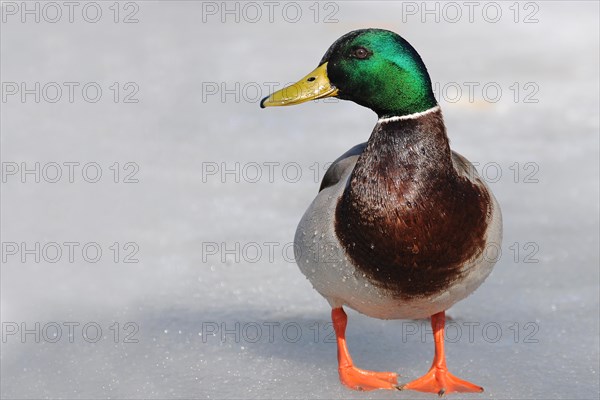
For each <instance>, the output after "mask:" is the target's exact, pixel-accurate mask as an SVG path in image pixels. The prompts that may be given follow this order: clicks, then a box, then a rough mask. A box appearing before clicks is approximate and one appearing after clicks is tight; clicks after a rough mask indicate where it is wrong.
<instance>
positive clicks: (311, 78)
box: [307, 76, 316, 82]
mask: <svg viewBox="0 0 600 400" xmlns="http://www.w3.org/2000/svg"><path fill="white" fill-rule="evenodd" d="M315 79H316V78H315V77H314V76H311V77H310V78H308V79H307V81H308V82H312V81H314V80H315Z"/></svg>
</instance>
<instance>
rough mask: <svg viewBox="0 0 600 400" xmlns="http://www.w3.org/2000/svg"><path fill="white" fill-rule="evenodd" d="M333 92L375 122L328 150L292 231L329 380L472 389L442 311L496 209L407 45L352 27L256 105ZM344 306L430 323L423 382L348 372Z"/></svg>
mask: <svg viewBox="0 0 600 400" xmlns="http://www.w3.org/2000/svg"><path fill="white" fill-rule="evenodd" d="M332 96H335V97H338V98H340V99H344V100H350V101H353V102H355V103H357V104H359V105H362V106H364V107H368V108H370V109H371V110H373V111H374V112H375V113H376V114H377V115H378V117H379V120H378V121H377V124H376V125H375V128H374V129H373V132H372V133H371V136H370V138H369V140H368V141H367V142H366V143H362V144H359V145H357V146H354V147H352V148H351V149H350V150H348V151H347V152H346V153H344V154H343V155H342V156H341V157H339V158H338V159H337V160H335V162H333V164H332V165H331V167H330V168H329V169H328V170H327V172H326V173H325V175H324V177H323V181H322V183H321V187H320V189H319V193H318V194H317V196H316V198H315V199H314V201H313V202H312V204H311V205H310V206H309V207H308V210H307V211H306V213H305V214H304V216H303V217H302V220H301V221H300V224H299V225H298V229H297V231H296V236H295V244H296V247H297V249H298V252H297V253H298V254H297V256H296V261H297V263H298V266H299V267H300V270H301V271H302V272H303V273H304V274H305V275H306V277H307V278H308V279H309V280H310V282H311V283H312V285H313V287H314V288H315V289H316V290H317V291H318V292H319V293H320V294H321V295H322V296H323V297H325V299H326V300H327V301H328V302H329V304H330V305H331V308H332V312H331V317H332V321H333V326H334V330H335V333H336V338H337V351H338V372H339V377H340V381H341V382H342V383H343V384H344V385H346V386H348V387H349V388H351V389H355V390H375V389H400V390H403V389H407V390H417V391H422V392H433V393H437V394H439V395H442V394H444V393H450V392H481V391H483V388H482V387H480V386H477V385H475V384H473V383H470V382H467V381H465V380H462V379H459V378H457V377H456V376H454V375H452V374H451V373H450V372H448V369H447V367H446V358H445V354H444V323H445V311H446V310H447V309H448V308H450V307H451V306H452V305H453V304H455V303H456V302H458V301H460V300H462V299H464V298H465V297H467V296H468V295H469V294H471V293H472V292H473V291H474V290H475V289H477V287H479V286H480V285H481V284H482V282H483V281H484V280H485V279H486V277H487V276H488V275H489V274H490V272H491V271H492V268H493V266H494V263H495V260H494V259H493V258H491V257H486V256H485V250H486V248H487V247H488V246H490V245H495V246H498V245H499V244H500V242H501V240H502V216H501V213H500V207H499V205H498V203H497V201H496V199H495V198H494V196H493V194H492V193H491V191H490V189H489V188H488V187H487V186H486V184H485V183H484V182H483V181H482V180H481V179H480V177H479V176H478V175H477V174H476V172H475V168H474V167H473V166H472V164H471V163H470V162H469V161H468V160H467V159H466V158H464V157H463V156H461V155H459V154H458V153H455V152H453V151H451V150H450V146H449V141H448V137H447V135H446V128H445V126H444V120H443V117H442V111H441V109H440V106H439V105H438V103H437V101H436V99H435V96H434V94H433V91H432V87H431V80H430V77H429V74H428V72H427V68H426V67H425V64H424V63H423V61H422V60H421V57H420V56H419V54H418V53H417V51H416V50H415V49H414V48H413V47H412V46H411V45H410V44H409V43H408V42H407V41H406V40H405V39H403V38H402V37H400V36H399V35H397V34H396V33H394V32H390V31H387V30H381V29H363V30H356V31H352V32H350V33H348V34H346V35H344V36H342V37H341V38H339V39H338V40H337V41H336V42H335V43H334V44H333V45H332V46H331V47H330V48H329V49H328V50H327V52H326V53H325V56H323V59H322V60H321V62H320V63H319V66H318V67H317V68H316V69H315V70H314V71H312V72H311V73H310V74H308V75H307V76H305V77H304V78H302V79H301V80H300V81H298V82H297V83H295V84H294V85H291V86H289V87H287V88H285V89H282V90H280V91H277V92H275V93H273V94H271V95H270V96H268V97H266V98H264V99H263V100H262V101H261V107H263V108H264V107H273V106H287V105H293V104H299V103H303V102H306V101H309V100H313V99H320V98H325V97H332ZM344 307H350V308H352V309H354V310H356V311H358V312H360V313H362V314H365V315H368V316H370V317H373V318H379V319H420V318H431V325H432V328H433V335H434V343H435V356H434V359H433V363H432V365H431V368H430V369H429V371H428V372H427V373H426V374H425V375H423V376H422V377H420V378H418V379H416V380H413V381H411V382H408V383H406V384H404V385H398V376H397V374H396V373H393V372H375V371H367V370H363V369H359V368H357V367H356V366H355V365H354V363H353V362H352V358H351V357H350V353H349V351H348V348H347V346H346V340H345V330H346V324H347V315H346V313H345V312H344Z"/></svg>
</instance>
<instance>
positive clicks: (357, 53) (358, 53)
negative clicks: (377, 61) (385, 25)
mask: <svg viewBox="0 0 600 400" xmlns="http://www.w3.org/2000/svg"><path fill="white" fill-rule="evenodd" d="M369 55H371V53H370V52H369V50H367V49H365V48H364V47H359V48H357V49H354V50H353V51H352V56H353V57H356V58H358V59H360V60H364V59H365V58H367V57H369Z"/></svg>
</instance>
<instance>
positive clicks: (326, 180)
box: [319, 142, 367, 192]
mask: <svg viewBox="0 0 600 400" xmlns="http://www.w3.org/2000/svg"><path fill="white" fill-rule="evenodd" d="M365 147H367V142H365V143H361V144H357V145H356V146H354V147H352V148H351V149H350V150H348V151H347V152H345V153H344V154H342V155H341V156H340V157H338V159H337V160H335V161H334V162H333V163H332V164H331V165H330V166H329V168H327V172H325V175H324V176H323V180H322V181H321V187H320V188H319V192H320V191H321V190H323V189H326V188H328V187H330V186H333V185H335V184H336V183H338V182H339V181H340V179H342V176H344V173H345V172H346V171H347V170H348V168H350V169H352V168H354V165H356V160H358V156H360V155H361V154H362V152H363V151H364V150H365Z"/></svg>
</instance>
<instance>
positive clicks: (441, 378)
mask: <svg viewBox="0 0 600 400" xmlns="http://www.w3.org/2000/svg"><path fill="white" fill-rule="evenodd" d="M399 389H400V390H416V391H419V392H428V393H437V394H438V395H439V396H443V395H444V394H446V393H453V392H460V393H468V392H474V393H481V392H483V388H482V387H481V386H477V385H475V384H473V383H471V382H467V381H465V380H462V379H460V378H458V377H456V376H454V375H452V374H451V373H450V372H448V370H446V369H445V368H439V367H432V368H431V369H430V370H429V372H427V373H426V374H425V375H423V376H422V377H420V378H418V379H415V380H414V381H412V382H409V383H406V384H404V385H401V386H400V387H399Z"/></svg>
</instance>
